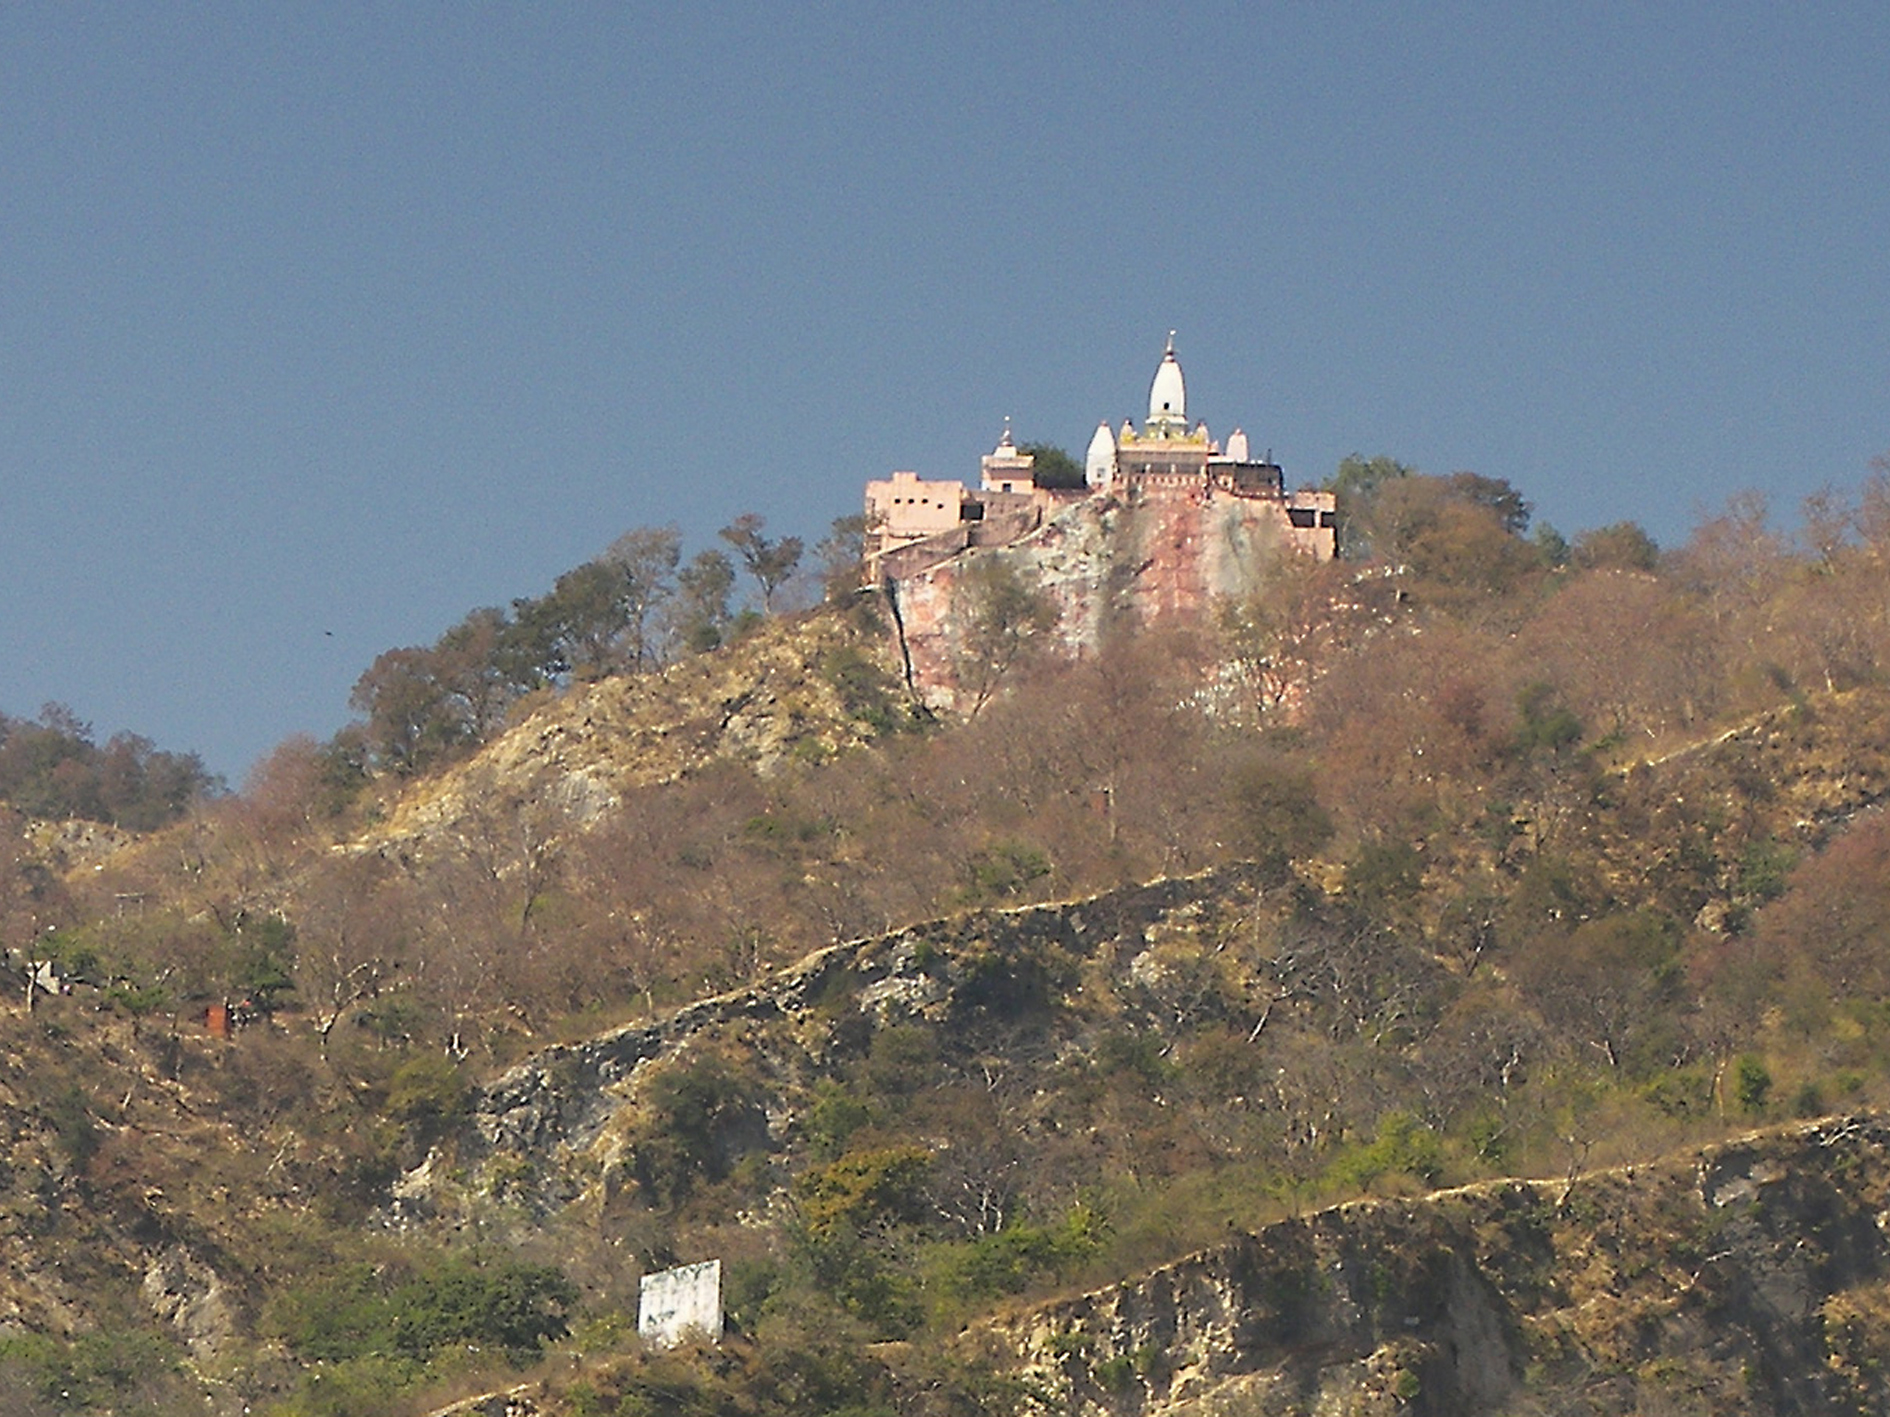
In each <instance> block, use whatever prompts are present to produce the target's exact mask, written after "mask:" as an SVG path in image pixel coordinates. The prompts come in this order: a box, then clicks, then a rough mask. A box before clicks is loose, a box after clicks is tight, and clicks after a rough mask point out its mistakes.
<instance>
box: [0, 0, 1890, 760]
mask: <svg viewBox="0 0 1890 1417" xmlns="http://www.w3.org/2000/svg"><path fill="white" fill-rule="evenodd" d="M1886 74H1890V7H1886V6H1884V5H1883V4H1881V2H1880V0H1879V3H1874V4H1827V5H1813V6H1777V5H1770V4H1748V3H1730V2H1727V3H1714V4H1636V5H1566V4H1555V5H1549V4H1542V5H1535V4H1524V3H1509V4H1449V3H1429V4H1422V5H1419V4H1374V5H1344V4H1321V5H1271V4H1242V5H1234V4H1230V5H1181V6H1175V7H1169V8H1164V9H1160V10H1158V9H1156V8H1155V7H1152V6H1114V5H1082V6H1077V5H1054V6H1052V5H1024V6H1011V5H1006V6H983V5H974V4H966V5H954V6H899V7H894V6H884V5H880V6H868V5H809V6H801V7H789V6H774V5H740V4H705V5H697V6H655V5H628V6H625V5H611V6H602V5H596V6H593V5H542V6H496V5H473V4H458V3H456V4H436V5H423V4H417V3H409V4H397V5H377V6H356V5H349V4H341V3H330V4H323V5H319V6H318V5H306V6H301V5H283V4H268V5H261V4H241V5H239V4H183V3H176V4H167V5H161V6H127V5H109V6H107V5H86V4H79V3H57V4H53V3H47V4H18V5H9V6H6V7H4V8H0V710H4V711H6V712H9V713H14V714H30V713H34V712H37V710H38V708H39V706H40V705H41V704H42V703H43V702H45V701H47V700H60V701H63V702H65V703H68V704H70V705H71V706H72V707H73V708H74V709H76V710H77V711H78V713H79V714H80V715H81V716H82V717H83V718H86V719H88V720H89V721H91V722H92V723H93V724H94V725H95V727H96V729H97V731H98V732H99V734H100V736H101V737H102V736H105V735H107V734H109V733H111V732H114V731H116V730H119V729H122V728H129V729H132V730H134V731H137V732H141V733H144V734H147V735H149V736H151V737H154V738H156V739H157V740H158V742H159V743H160V744H161V745H163V746H166V747H173V748H190V749H196V750H198V751H201V752H202V753H204V755H205V756H206V758H207V759H208V761H209V762H210V763H211V765H212V766H213V767H214V768H216V769H217V770H219V771H221V772H223V773H225V774H227V775H229V776H230V777H231V778H232V779H233V780H240V778H241V775H242V773H243V772H244V770H245V769H246V768H247V766H248V765H249V763H250V762H252V761H253V760H254V759H255V758H256V757H257V756H258V755H259V754H261V753H262V752H265V751H266V750H267V749H268V748H269V747H270V746H272V745H273V744H274V743H276V742H277V741H279V740H280V739H281V738H283V737H284V736H286V735H288V734H290V733H292V732H297V731H306V732H312V733H314V734H316V735H317V736H325V735H326V734H328V733H330V732H332V731H333V730H334V729H335V728H336V727H338V726H340V724H341V723H342V722H344V721H345V720H346V718H347V716H348V711H347V696H348V691H349V688H350V687H351V685H352V684H353V682H354V680H355V678H356V677H357V676H358V675H359V673H360V672H361V670H362V669H364V668H365V667H366V666H367V664H368V663H369V662H370V661H371V660H372V659H373V657H374V655H375V654H376V653H378V652H379V651H380V650H382V649H385V648H388V647H390V646H394V645H399V644H410V643H427V642H431V641H432V640H433V639H434V638H435V637H436V636H437V635H438V634H439V633H440V631H441V630H443V629H444V628H446V626H448V625H449V624H451V623H452V622H453V621H455V620H457V619H458V618H459V617H460V616H461V615H462V614H464V613H465V611H467V610H468V609H470V608H472V607H474V606H477V605H489V604H504V603H506V602H507V601H509V600H511V599H512V598H514V597H516V596H523V595H531V594H538V593H541V592H542V591H544V590H545V589H547V588H548V587H549V585H550V583H551V581H552V580H553V579H554V578H555V577H556V575H557V574H558V573H559V572H561V571H563V570H566V569H568V568H569V567H571V566H573V565H575V564H577V563H578V562H580V561H582V560H584V559H586V558H588V557H589V556H592V555H594V554H596V553H597V552H598V551H600V550H602V549H603V547H604V546H606V545H607V544H608V543H609V542H610V541H611V540H612V539H613V538H614V537H615V536H616V535H617V534H618V533H620V532H621V531H623V530H625V529H627V528H629V527H632V526H638V525H645V524H656V523H664V522H672V521H673V522H675V523H677V524H678V525H680V526H681V527H682V529H683V530H684V532H685V534H686V536H687V538H688V540H689V542H690V544H691V546H692V547H693V546H698V545H706V544H710V543H711V542H712V541H713V537H714V532H715V529H716V528H717V527H719V526H721V525H723V524H724V523H726V522H727V521H729V520H730V519H731V518H732V517H734V516H735V515H737V514H739V513H741V512H744V511H757V512H760V513H761V514H763V515H764V516H766V517H767V518H768V521H769V525H770V528H771V529H773V530H776V531H780V532H789V531H792V532H797V533H800V534H803V535H805V536H807V537H808V538H809V539H812V538H813V537H815V536H817V535H818V534H819V533H820V531H821V530H823V529H824V528H825V526H826V525H827V523H828V522H829V521H831V519H832V518H833V517H835V516H838V515H840V514H842V513H845V512H849V511H853V510H856V509H857V505H858V500H859V491H860V486H861V484H862V483H863V482H864V480H865V479H867V478H868V477H874V476H883V475H884V474H885V473H886V472H887V471H889V470H891V469H893V468H895V467H900V468H913V469H916V470H919V471H921V472H924V473H927V474H931V475H938V476H975V471H976V466H977V458H978V456H979V454H980V453H982V452H985V451H988V449H989V447H990V445H991V444H992V443H993V442H994V441H995V439H996V436H997V433H998V431H999V430H1000V428H1001V427H1002V422H1003V419H1004V417H1005V416H1006V415H1009V416H1010V417H1012V418H1013V420H1014V422H1015V427H1016V430H1017V433H1018V435H1019V436H1020V437H1021V438H1028V439H1044V440H1048V441H1052V442H1057V443H1061V444H1063V445H1064V446H1065V447H1067V448H1069V449H1070V450H1071V451H1073V452H1075V453H1077V454H1079V455H1080V453H1081V451H1082V449H1083V447H1084V445H1085V444H1086V443H1087V441H1088V438H1089V435H1090V433H1091V432H1092V431H1093V430H1094V428H1095V425H1096V421H1097V420H1098V419H1099V418H1104V417H1107V418H1109V419H1111V420H1112V421H1119V420H1120V419H1121V418H1122V417H1124V416H1125V415H1128V414H1135V415H1137V416H1138V417H1139V416H1140V414H1141V412H1142V411H1143V401H1144V400H1145V397H1146V392H1147V387H1148V380H1149V377H1150V375H1151V374H1152V373H1153V371H1154V368H1155V365H1156V362H1157V360H1158V358H1159V356H1160V352H1161V348H1162V341H1163V339H1164V337H1165V336H1166V334H1167V331H1168V330H1169V329H1171V328H1172V329H1175V330H1177V331H1179V334H1178V337H1177V347H1178V349H1179V351H1180V353H1181V357H1182V360H1183V364H1184V367H1185V368H1186V370H1187V374H1188V381H1189V401H1190V405H1191V412H1194V413H1197V414H1199V415H1201V416H1203V417H1205V418H1206V419H1207V420H1208V423H1209V425H1210V427H1211V428H1212V429H1213V430H1214V431H1215V432H1216V433H1217V434H1224V433H1226V432H1227V431H1229V430H1230V429H1231V428H1232V427H1233V426H1234V425H1235V424H1236V423H1238V424H1241V425H1243V426H1244V427H1245V428H1246V430H1247V431H1248V433H1249V435H1250V437H1251V438H1252V439H1253V441H1254V444H1255V447H1256V449H1259V448H1271V449H1272V450H1273V452H1274V454H1275V456H1276V458H1277V459H1278V460H1279V461H1280V462H1282V463H1283V464H1284V465H1285V467H1286V471H1287V475H1288V478H1289V480H1293V481H1305V482H1316V481H1319V480H1321V479H1323V478H1325V477H1326V476H1328V475H1330V473H1331V472H1332V470H1333V468H1334V467H1335V466H1336V464H1337V463H1338V461H1339V459H1340V458H1342V457H1343V456H1345V455H1346V454H1347V453H1349V452H1354V451H1357V452H1363V453H1366V454H1375V453H1386V454H1390V455H1391V456H1394V457H1397V458H1399V459H1401V460H1403V461H1405V462H1408V463H1412V464H1414V465H1416V466H1418V467H1419V468H1421V469H1423V470H1425V471H1429V472H1450V471H1455V470H1459V469H1470V470H1474V471H1476V472H1479V473H1483V474H1485V475H1488V476H1493V477H1505V478H1508V479H1510V480H1511V481H1512V482H1514V483H1515V484H1516V485H1517V486H1518V487H1520V488H1521V489H1522V490H1523V492H1524V493H1525V495H1527V496H1528V497H1529V498H1530V500H1531V501H1532V502H1533V503H1534V505H1535V507H1536V509H1537V514H1538V516H1539V517H1542V518H1546V519H1547V520H1549V521H1551V522H1553V523H1554V524H1555V525H1556V526H1557V527H1559V528H1561V529H1562V530H1563V531H1564V532H1565V533H1573V532H1574V531H1577V530H1579V529H1581V528H1583V527H1587V526H1594V525H1598V524H1601V523H1605V522H1609V521H1614V520H1618V519H1622V518H1630V517H1631V518H1636V519H1638V520H1640V521H1641V522H1643V524H1645V525H1646V526H1647V527H1648V528H1649V530H1650V531H1652V532H1653V534H1654V535H1655V536H1656V537H1657V538H1658V539H1659V540H1661V541H1662V542H1663V543H1673V542H1678V541H1681V540H1683V539H1684V538H1685V536H1686V534H1687V532H1688V530H1689V528H1690V527H1691V526H1692V525H1693V523H1694V522H1695V521H1696V520H1697V518H1698V517H1699V516H1700V515H1701V514H1702V513H1703V512H1706V511H1709V510H1711V509H1713V508H1715V507H1717V506H1719V505H1720V504H1722V503H1723V502H1724V500H1725V498H1726V497H1727V496H1728V495H1730V494H1731V493H1733V492H1735V491H1739V490H1744V489H1757V490H1761V491H1764V492H1766V493H1767V494H1768V495H1770V497H1771V498H1772V500H1773V505H1774V506H1775V508H1777V510H1778V512H1779V514H1780V518H1781V520H1783V521H1787V522H1789V521H1790V520H1791V518H1792V515H1793V512H1794V509H1795V507H1796V504H1797V502H1798V500H1799V499H1800V498H1801V497H1803V496H1804V495H1805V494H1806V493H1808V492H1810V491H1812V490H1814V489H1816V488H1818V487H1820V486H1822V485H1824V484H1826V483H1834V484H1836V485H1837V486H1839V487H1855V486H1856V484H1857V483H1858V482H1859V481H1860V480H1861V479H1862V478H1863V476H1864V475H1865V474H1866V472H1867V471H1868V463H1869V459H1870V458H1871V457H1872V456H1873V455H1876V454H1879V453H1883V452H1886V451H1890V330H1887V329H1886V326H1887V325H1890V273H1887V271H1886V256H1885V252H1886V250H1890V82H1887V81H1886V78H1885V76H1886Z"/></svg>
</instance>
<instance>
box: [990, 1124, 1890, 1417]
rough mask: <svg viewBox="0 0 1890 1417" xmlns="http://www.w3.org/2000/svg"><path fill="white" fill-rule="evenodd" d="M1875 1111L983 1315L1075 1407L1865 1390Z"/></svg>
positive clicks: (1000, 1353) (1595, 1404)
mask: <svg viewBox="0 0 1890 1417" xmlns="http://www.w3.org/2000/svg"><path fill="white" fill-rule="evenodd" d="M1886 1228H1890V1127H1886V1126H1885V1125H1884V1124H1883V1123H1882V1122H1880V1121H1878V1120H1875V1119H1858V1118H1845V1119H1831V1120H1826V1121H1822V1122H1817V1123H1812V1124H1808V1125H1805V1126H1802V1127H1797V1128H1793V1129H1790V1130H1785V1131H1779V1132H1772V1133H1766V1134H1755V1135H1753V1136H1751V1137H1748V1138H1744V1139H1741V1140H1739V1141H1736V1142H1733V1143H1730V1144H1727V1145H1722V1146H1716V1147H1713V1148H1710V1149H1708V1150H1706V1151H1704V1152H1701V1153H1698V1154H1695V1155H1690V1156H1683V1157H1679V1158H1675V1159H1672V1160H1669V1161H1667V1162H1664V1163H1660V1164H1656V1165H1650V1166H1643V1167H1633V1168H1627V1169H1623V1170H1617V1171H1608V1172H1602V1173H1598V1174H1593V1175H1586V1176H1581V1177H1579V1178H1575V1179H1572V1180H1565V1181H1553V1182H1550V1181H1513V1182H1502V1183H1493V1184H1489V1185H1482V1186H1474V1187H1468V1188H1465V1189H1463V1190H1459V1191H1452V1192H1447V1193H1443V1194H1440V1195H1435V1196H1432V1197H1429V1198H1427V1199H1424V1200H1417V1201H1395V1202H1393V1201H1388V1202H1370V1203H1358V1204H1353V1205H1346V1206H1341V1207H1338V1208H1337V1209H1334V1210H1330V1211H1326V1212H1323V1213H1321V1214H1318V1215H1314V1216H1311V1217H1308V1218H1306V1219H1302V1220H1293V1221H1287V1222H1283V1223H1280V1224H1276V1225H1272V1226H1269V1227H1267V1228H1265V1229H1263V1230H1261V1231H1259V1232H1257V1233H1255V1234H1241V1235H1236V1236H1233V1237H1231V1238H1230V1239H1229V1240H1228V1242H1227V1243H1226V1244H1225V1245H1222V1246H1219V1247H1217V1248H1215V1249H1213V1250H1209V1251H1206V1252H1203V1253H1201V1254H1197V1255H1194V1256H1191V1257H1190V1258H1188V1259H1186V1260H1183V1261H1181V1262H1179V1263H1177V1264H1173V1265H1168V1266H1165V1267H1164V1268H1162V1269H1160V1270H1157V1271H1156V1272H1155V1273H1153V1274H1150V1275H1148V1276H1146V1277H1144V1278H1141V1279H1136V1280H1131V1281H1129V1282H1127V1283H1123V1284H1120V1285H1117V1286H1115V1287H1113V1288H1110V1289H1106V1290H1101V1291H1098V1292H1096V1293H1093V1294H1087V1295H1084V1296H1082V1297H1080V1298H1077V1299H1071V1300H1067V1301H1064V1302H1061V1303H1058V1304H1053V1305H1051V1306H1048V1307H1046V1308H1043V1309H1040V1310H1037V1311H1035V1312H1031V1313H1028V1314H1023V1315H1020V1316H1016V1317H1014V1318H1011V1319H1008V1320H1004V1321H1001V1322H998V1323H995V1324H993V1325H992V1326H991V1327H990V1328H989V1329H987V1330H985V1331H984V1332H982V1333H981V1334H979V1335H978V1336H977V1340H976V1341H977V1342H978V1343H979V1344H981V1345H982V1347H983V1350H984V1352H985V1353H986V1354H987V1356H989V1357H992V1358H994V1359H996V1360H997V1361H999V1362H1000V1363H1001V1364H1002V1365H1004V1366H1007V1367H1011V1368H1013V1369H1014V1370H1015V1371H1017V1372H1019V1373H1021V1374H1022V1375H1024V1376H1025V1377H1027V1378H1028V1379H1029V1382H1030V1384H1031V1387H1032V1390H1033V1391H1035V1392H1038V1393H1039V1394H1041V1399H1042V1402H1043V1405H1044V1406H1045V1408H1046V1409H1047V1410H1050V1411H1056V1412H1066V1413H1070V1414H1090V1413H1095V1414H1103V1413H1109V1414H1116V1417H1121V1414H1144V1415H1145V1417H1211V1415H1217V1414H1234V1413H1240V1414H1252V1415H1253V1417H1261V1414H1268V1415H1269V1417H1271V1414H1278V1417H1289V1414H1290V1415H1291V1417H1301V1415H1302V1414H1304V1415H1305V1417H1311V1415H1312V1414H1322V1417H1341V1414H1344V1415H1345V1417H1352V1414H1356V1415H1357V1417H1367V1414H1372V1415H1373V1417H1375V1414H1381V1413H1382V1414H1387V1415H1388V1414H1392V1413H1409V1414H1427V1415H1428V1414H1435V1417H1446V1414H1449V1417H1475V1415H1476V1414H1482V1413H1490V1414H1495V1413H1512V1412H1513V1413H1530V1412H1543V1413H1548V1412H1584V1413H1591V1412H1592V1413H1624V1414H1625V1413H1633V1412H1650V1413H1651V1412H1663V1413H1666V1412H1672V1413H1693V1412H1698V1413H1707V1412H1741V1413H1757V1414H1788V1413H1790V1414H1797V1413H1835V1412H1857V1413H1864V1412H1882V1411H1884V1410H1885V1404H1886V1403H1887V1402H1890V1381H1887V1380H1886V1374H1885V1372H1884V1367H1883V1361H1882V1359H1883V1355H1884V1354H1885V1353H1886V1352H1890V1240H1887V1239H1886V1235H1885V1231H1886Z"/></svg>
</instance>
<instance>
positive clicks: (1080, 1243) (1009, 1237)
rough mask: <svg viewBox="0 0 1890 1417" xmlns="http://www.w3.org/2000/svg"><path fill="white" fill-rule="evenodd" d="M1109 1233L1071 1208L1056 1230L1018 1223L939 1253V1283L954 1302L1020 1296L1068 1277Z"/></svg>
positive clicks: (1085, 1212)
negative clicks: (1044, 1280) (1049, 1279)
mask: <svg viewBox="0 0 1890 1417" xmlns="http://www.w3.org/2000/svg"><path fill="white" fill-rule="evenodd" d="M1108 1234H1109V1225H1108V1222H1107V1221H1105V1220H1104V1219H1103V1217H1102V1215H1101V1214H1100V1213H1098V1212H1097V1211H1096V1210H1094V1209H1093V1208H1091V1207H1090V1206H1087V1205H1078V1206H1075V1207H1073V1208H1072V1209H1071V1210H1070V1212H1069V1213H1068V1214H1067V1215H1065V1216H1064V1217H1063V1218H1062V1219H1061V1220H1059V1221H1058V1222H1056V1223H1055V1224H1054V1225H1033V1224H1030V1223H1029V1222H1017V1223H1015V1224H1011V1225H1007V1226H1005V1227H1004V1228H1003V1229H1002V1230H999V1231H996V1232H995V1233H993V1234H990V1235H980V1236H979V1237H978V1238H977V1239H975V1240H969V1241H966V1242H964V1243H962V1244H956V1245H951V1246H947V1247H942V1248H940V1249H939V1250H937V1251H936V1252H935V1258H934V1261H933V1262H934V1265H935V1267H936V1268H935V1273H936V1278H937V1283H938V1285H939V1287H940V1289H941V1290H942V1291H943V1292H944V1293H945V1294H946V1295H947V1296H949V1297H952V1298H957V1299H989V1298H994V1297H996V1296H997V1295H1000V1294H1018V1293H1021V1292H1023V1290H1024V1289H1026V1288H1028V1287H1029V1285H1030V1284H1031V1282H1032V1281H1033V1280H1035V1279H1037V1278H1039V1277H1043V1276H1056V1275H1062V1274H1066V1273H1068V1272H1069V1270H1070V1269H1071V1268H1072V1267H1073V1266H1074V1265H1076V1264H1078V1263H1079V1262H1081V1261H1082V1260H1085V1259H1087V1258H1088V1257H1089V1256H1091V1255H1092V1254H1094V1253H1096V1251H1097V1250H1098V1249H1100V1248H1101V1247H1102V1245H1103V1244H1104V1243H1105V1241H1106V1240H1107V1238H1108Z"/></svg>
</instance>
